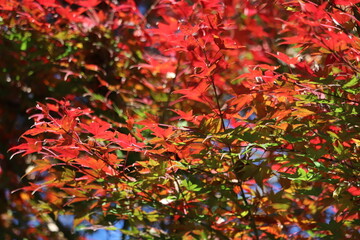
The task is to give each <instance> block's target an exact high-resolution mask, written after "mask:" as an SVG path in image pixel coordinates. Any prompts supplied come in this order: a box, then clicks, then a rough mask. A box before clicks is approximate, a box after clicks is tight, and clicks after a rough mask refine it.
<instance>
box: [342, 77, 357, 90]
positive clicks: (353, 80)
mask: <svg viewBox="0 0 360 240" xmlns="http://www.w3.org/2000/svg"><path fill="white" fill-rule="evenodd" d="M359 81H360V78H359V77H358V76H354V77H353V78H352V79H351V80H350V81H348V82H347V83H345V84H344V85H343V88H351V87H353V86H355V85H357V84H358V83H359Z"/></svg>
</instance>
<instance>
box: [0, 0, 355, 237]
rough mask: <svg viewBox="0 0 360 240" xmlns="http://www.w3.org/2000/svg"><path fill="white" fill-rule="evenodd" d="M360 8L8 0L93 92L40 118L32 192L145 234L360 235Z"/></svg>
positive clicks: (28, 144)
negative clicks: (146, 5) (37, 177)
mask: <svg viewBox="0 0 360 240" xmlns="http://www.w3.org/2000/svg"><path fill="white" fill-rule="evenodd" d="M60 2H61V3H60ZM358 3H359V1H340V0H337V1H322V0H313V1H310V0H299V1H286V0H279V1H265V0H255V1H250V0H249V1H236V0H227V1H225V0H224V1H221V0H217V1H214V0H193V1H185V0H180V1H171V0H160V1H154V3H153V5H152V6H151V7H150V8H149V9H148V10H147V12H146V13H145V14H141V13H140V11H139V10H138V9H137V6H136V4H135V2H133V1H130V0H128V1H120V2H119V3H118V1H105V0H103V1H102V0H96V1H95V0H94V1H70V0H66V1H23V2H22V4H21V5H18V4H16V2H15V1H10V2H3V3H1V4H0V7H1V8H2V9H3V11H2V12H1V17H2V18H3V20H2V21H3V22H4V23H6V24H7V26H9V27H13V26H14V22H16V24H19V25H20V26H21V27H19V28H18V29H16V30H14V31H19V32H21V33H28V34H30V36H33V35H35V34H41V35H43V36H46V38H48V40H49V41H50V42H51V45H49V47H48V48H49V49H56V48H57V47H58V48H64V49H68V50H66V52H65V53H63V54H62V55H56V54H54V55H53V56H52V57H51V58H46V57H45V59H42V58H41V59H42V61H43V62H44V63H45V62H46V61H51V62H52V66H53V68H56V69H57V70H58V71H55V72H54V73H52V74H50V75H55V74H59V72H62V73H64V74H61V75H58V76H60V78H61V79H64V80H65V81H67V82H68V85H66V86H72V85H71V84H74V82H78V81H80V82H81V83H84V88H82V87H79V88H81V89H84V91H85V92H86V93H80V92H76V91H74V92H73V94H70V92H69V94H68V95H66V96H63V97H64V100H54V99H52V100H48V101H45V102H46V103H38V105H37V106H36V108H35V109H34V110H33V111H32V114H33V115H32V118H33V120H34V125H33V127H32V128H30V129H29V130H27V131H26V132H25V133H24V134H23V135H22V139H23V141H24V143H21V144H20V145H18V146H14V147H13V148H12V149H11V150H13V151H15V153H19V154H22V155H23V156H26V155H29V154H34V153H36V154H34V155H35V156H36V160H34V161H33V164H34V168H32V170H31V171H30V172H28V175H34V174H35V173H36V172H39V173H42V175H41V178H40V179H41V180H39V181H38V180H32V183H31V184H30V186H27V187H25V188H24V190H26V191H32V192H34V193H36V192H40V191H41V192H42V193H43V196H44V197H43V200H44V203H43V204H42V206H41V208H42V213H43V214H52V213H59V214H64V213H72V214H74V215H75V218H76V221H75V225H78V224H81V223H82V221H83V220H87V221H89V222H90V223H91V224H93V225H97V224H98V225H100V224H102V225H105V224H106V222H109V221H108V219H113V220H112V223H113V222H114V219H117V220H124V221H125V222H126V224H127V225H128V226H129V227H128V228H127V229H126V228H124V229H121V231H122V232H123V233H124V234H127V235H130V236H133V237H134V238H137V239H140V238H144V239H319V238H331V239H357V238H360V233H359V219H358V217H359V216H358V210H359V209H358V205H359V198H360V194H359V187H360V186H359V176H360V170H359V169H360V162H359V150H360V131H359V130H360V129H359V116H360V106H359V104H360V81H359V73H360V68H359V62H360V61H359V59H360V47H359V46H360V45H359V44H360V39H359V30H360V27H359V21H360V14H359V4H358ZM15 13H16V14H15ZM49 18H51V19H49ZM8 34H9V35H11V34H10V33H8ZM19 41H23V42H26V41H28V40H26V38H25V37H24V38H21V40H19ZM22 44H24V43H22ZM26 44H28V43H26ZM24 48H25V50H27V52H26V53H24V55H26V54H30V52H31V51H34V52H37V51H40V50H41V49H40V48H41V47H40V46H37V45H36V44H34V45H33V46H32V48H33V49H31V48H28V45H26V46H25V47H24ZM49 51H55V50H49ZM43 81H44V84H47V85H49V86H51V87H52V88H56V86H57V85H60V83H59V82H58V80H57V81H49V82H46V81H48V80H46V79H44V80H43ZM80 86H81V84H80ZM74 88H76V87H74ZM65 206H66V208H65ZM70 207H73V208H70ZM77 208H81V209H86V211H84V212H81V213H79V212H78V211H77V210H76V209H77ZM111 217H112V218H111ZM104 228H105V226H104Z"/></svg>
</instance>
